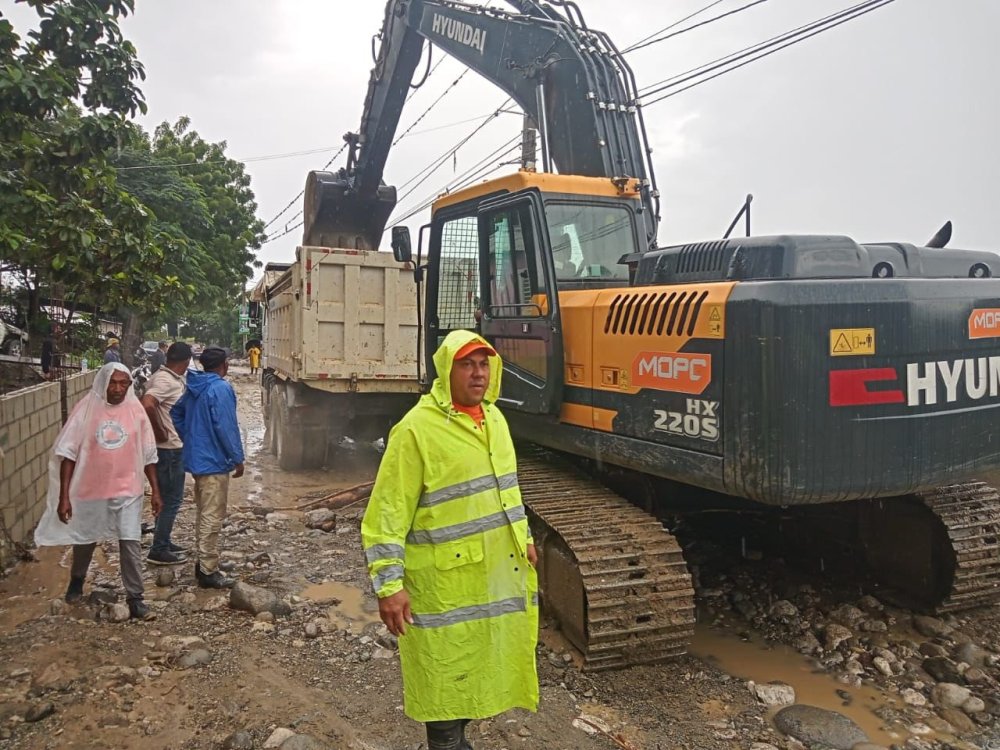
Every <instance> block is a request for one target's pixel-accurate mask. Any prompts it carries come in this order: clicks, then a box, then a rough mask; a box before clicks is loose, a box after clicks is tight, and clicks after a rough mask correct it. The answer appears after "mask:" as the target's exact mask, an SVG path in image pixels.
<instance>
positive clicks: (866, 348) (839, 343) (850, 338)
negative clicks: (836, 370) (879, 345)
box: [830, 328, 875, 357]
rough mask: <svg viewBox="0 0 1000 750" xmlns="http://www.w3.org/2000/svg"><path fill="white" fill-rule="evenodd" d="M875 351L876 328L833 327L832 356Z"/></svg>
mask: <svg viewBox="0 0 1000 750" xmlns="http://www.w3.org/2000/svg"><path fill="white" fill-rule="evenodd" d="M874 353H875V329H874V328H831V329H830V356H831V357H851V356H858V355H862V354H874Z"/></svg>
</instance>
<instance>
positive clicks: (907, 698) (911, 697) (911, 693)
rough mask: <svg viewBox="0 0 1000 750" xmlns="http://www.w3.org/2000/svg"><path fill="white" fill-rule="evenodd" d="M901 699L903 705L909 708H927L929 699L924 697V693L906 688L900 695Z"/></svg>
mask: <svg viewBox="0 0 1000 750" xmlns="http://www.w3.org/2000/svg"><path fill="white" fill-rule="evenodd" d="M899 695H900V697H901V698H902V699H903V703H905V704H906V705H907V706H917V707H920V706H926V705H927V699H926V698H925V697H924V695H923V693H920V692H917V691H916V690H914V689H913V688H904V689H903V690H902V691H900V693H899Z"/></svg>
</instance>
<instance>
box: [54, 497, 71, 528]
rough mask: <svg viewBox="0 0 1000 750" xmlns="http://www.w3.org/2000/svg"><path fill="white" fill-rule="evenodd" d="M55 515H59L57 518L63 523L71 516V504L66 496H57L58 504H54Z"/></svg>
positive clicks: (67, 521)
mask: <svg viewBox="0 0 1000 750" xmlns="http://www.w3.org/2000/svg"><path fill="white" fill-rule="evenodd" d="M56 515H57V516H59V520H60V521H62V522H63V523H69V519H71V518H72V517H73V506H72V505H71V504H70V502H69V498H68V497H60V498H59V505H58V506H56Z"/></svg>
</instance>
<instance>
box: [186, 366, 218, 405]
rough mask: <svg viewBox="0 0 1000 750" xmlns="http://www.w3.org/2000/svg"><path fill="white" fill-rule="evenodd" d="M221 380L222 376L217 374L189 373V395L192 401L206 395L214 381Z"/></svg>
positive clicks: (196, 371)
mask: <svg viewBox="0 0 1000 750" xmlns="http://www.w3.org/2000/svg"><path fill="white" fill-rule="evenodd" d="M216 379H219V380H221V379H222V378H221V376H220V375H219V374H218V373H215V372H202V371H201V370H188V371H187V393H188V395H189V397H190V398H191V399H192V400H195V399H198V398H200V397H201V396H203V395H204V394H205V391H206V390H208V387H209V386H210V385H211V384H212V381H213V380H216Z"/></svg>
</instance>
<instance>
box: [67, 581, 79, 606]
mask: <svg viewBox="0 0 1000 750" xmlns="http://www.w3.org/2000/svg"><path fill="white" fill-rule="evenodd" d="M82 598H83V579H82V578H70V579H69V586H67V587H66V597H65V599H66V603H67V604H76V603H77V602H78V601H80V600H81V599H82Z"/></svg>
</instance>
